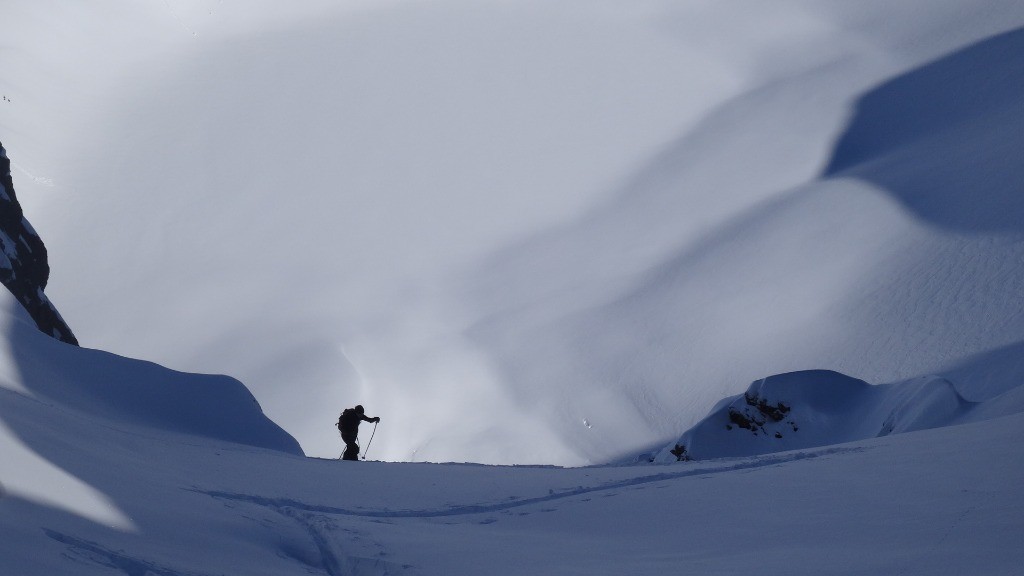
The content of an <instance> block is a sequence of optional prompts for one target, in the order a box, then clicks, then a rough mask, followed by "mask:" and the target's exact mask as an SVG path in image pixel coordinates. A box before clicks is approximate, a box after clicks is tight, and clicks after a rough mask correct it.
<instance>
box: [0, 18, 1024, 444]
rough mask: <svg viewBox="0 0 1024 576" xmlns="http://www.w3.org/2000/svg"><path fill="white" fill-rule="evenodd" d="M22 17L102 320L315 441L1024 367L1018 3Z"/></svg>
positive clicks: (118, 345)
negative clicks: (764, 387)
mask: <svg viewBox="0 0 1024 576" xmlns="http://www.w3.org/2000/svg"><path fill="white" fill-rule="evenodd" d="M4 12H5V16H4V18H3V19H2V21H0V40H2V42H3V43H4V46H9V47H11V48H10V49H9V50H4V51H3V52H0V58H2V59H3V64H4V70H5V73H4V76H3V78H0V92H3V93H4V96H5V100H4V101H3V102H0V130H2V131H3V132H4V134H2V136H3V141H4V143H5V145H6V146H7V148H8V151H9V153H10V155H11V157H12V158H13V159H14V160H15V164H16V166H15V170H14V177H15V182H16V184H17V186H18V190H19V193H20V194H21V197H22V202H23V203H24V204H25V206H26V209H27V210H28V211H29V212H30V213H31V214H32V221H33V223H34V224H35V225H36V228H37V229H38V230H39V231H40V233H41V234H42V236H43V237H44V238H46V239H47V243H48V245H49V247H50V249H51V250H50V251H51V262H52V265H53V268H54V269H55V270H57V271H58V272H56V273H55V274H54V277H53V278H52V280H51V283H50V293H51V294H52V295H53V296H54V297H55V298H56V299H57V301H59V302H60V303H61V310H62V313H63V314H64V316H65V317H66V318H67V319H68V321H69V323H70V324H71V325H72V326H74V327H75V329H76V333H77V334H78V336H79V338H81V339H82V340H83V342H84V343H85V344H86V345H87V346H92V347H99V348H102V349H106V350H110V351H113V352H116V353H119V354H126V355H130V356H134V357H139V358H145V359H149V360H153V361H157V362H160V363H161V364H165V365H168V366H171V367H174V368H177V369H182V370H189V371H202V372H215V373H226V374H230V375H232V376H234V377H237V378H239V379H241V380H242V381H243V382H245V383H246V384H247V385H248V386H250V387H251V389H252V391H253V393H254V395H255V396H256V397H257V398H258V399H259V400H260V403H261V404H262V405H263V407H264V409H265V410H266V411H267V414H268V415H269V416H271V417H272V418H273V419H274V420H275V421H277V422H278V423H280V424H281V425H282V426H283V427H284V428H285V429H286V430H288V431H289V433H291V434H292V435H293V436H294V437H296V438H297V439H298V440H299V441H300V442H301V443H302V445H303V447H304V449H305V450H306V452H307V453H309V454H313V455H329V456H335V455H336V454H337V450H338V441H337V436H336V433H335V431H334V430H333V429H332V428H331V424H332V423H333V421H334V420H335V419H336V417H337V413H338V411H339V410H340V409H341V408H343V407H345V406H351V405H353V404H356V403H362V404H364V405H366V406H367V409H368V411H369V413H370V414H371V415H380V416H382V418H383V422H382V424H381V427H380V431H379V432H378V435H377V438H376V439H375V441H374V445H375V448H376V449H377V450H380V452H379V453H378V454H377V455H378V456H380V457H384V458H387V459H428V460H450V459H455V460H474V461H482V462H519V463H524V462H526V463H538V462H551V463H562V464H580V463H588V462H603V461H608V460H610V459H612V458H615V457H618V456H621V455H624V454H630V453H633V454H635V453H638V452H640V451H642V450H644V449H648V448H650V447H651V446H655V445H661V444H663V443H665V442H668V441H670V440H672V439H674V438H677V437H678V436H679V434H681V433H682V432H683V431H684V430H686V429H688V428H689V427H690V426H691V425H693V424H695V423H696V422H697V421H698V420H699V419H701V418H702V417H703V416H704V415H705V414H707V412H708V410H709V408H710V407H711V406H712V405H713V404H714V403H715V402H716V401H718V400H719V399H720V398H722V397H724V396H731V395H734V394H737V393H739V392H741V391H742V386H743V385H744V383H747V382H751V381H753V380H755V379H759V378H763V377H765V376H766V375H771V374H779V373H784V372H789V371H795V370H804V369H817V368H827V369H834V370H838V371H841V372H843V373H845V374H849V375H851V376H853V377H856V378H861V379H864V380H867V381H870V382H872V383H890V382H897V381H902V380H906V379H909V378H915V377H919V376H923V375H938V376H940V377H947V378H949V379H950V380H951V381H954V382H955V383H956V385H957V388H958V390H960V391H961V392H962V393H963V394H964V396H965V397H966V398H968V399H969V400H971V401H982V400H986V399H988V398H991V397H993V396H995V395H997V394H999V393H1001V392H1003V391H1005V390H1007V389H1009V388H1011V387H1012V386H1014V385H1015V384H1017V383H1019V381H1020V379H1021V377H1022V374H1024V366H1022V365H1021V363H1020V362H1019V361H1018V360H1016V358H1019V357H1020V351H1021V343H1022V342H1024V319H1022V316H1021V310H1024V301H1022V298H1024V296H1022V293H1021V291H1020V290H1019V286H1021V285H1022V283H1024V265H1022V264H1021V263H1022V262H1024V243H1022V230H1021V229H1020V227H1019V222H1024V214H1022V207H1021V204H1020V198H1021V195H1020V182H1021V174H1020V170H1021V167H1020V163H1019V161H1018V159H1019V151H1020V149H1021V147H1022V146H1021V136H1020V135H1021V134H1022V133H1024V130H1021V127H1022V115H1021V100H1020V98H1019V97H1017V94H1019V90H1020V86H1021V84H1020V78H1021V70H1022V69H1024V66H1022V65H1021V57H1022V56H1021V54H1022V52H1024V51H1022V50H1021V48H1020V45H1021V40H1020V32H1019V30H1020V26H1021V25H1022V24H1024V8H1022V7H1021V4H1020V3H1019V2H1016V1H1014V0H996V1H992V2H986V3H985V6H984V8H981V7H979V6H977V3H975V2H968V1H965V0H906V1H903V2H899V3H891V2H880V1H877V2H875V1H872V2H857V3H849V2H838V1H837V2H830V1H821V0H817V1H810V0H786V1H782V2H772V3H764V2H760V1H756V0H742V1H736V2H729V3H715V2H682V3H680V2H662V1H653V0H652V1H642V2H630V3H628V5H626V4H623V3H620V2H576V1H568V2H557V3H551V2H534V1H525V0H524V1H515V2H494V3H487V5H480V4H478V3H469V2H459V1H451V0H446V1H440V2H431V3H421V2H402V1H395V2H352V3H345V4H339V3H336V2H327V1H317V2H304V3H302V4H301V6H293V5H291V4H287V3H281V2H268V1H259V2H247V3H245V4H244V5H243V4H240V3H234V2H227V1H223V2H222V1H216V2H215V1H213V0H191V1H187V2H185V1H183V2H150V3H139V2H133V1H128V0H116V1H112V2H107V3H104V5H103V7H102V9H100V8H96V7H91V6H90V5H89V3H83V4H76V5H75V6H74V7H72V6H68V5H64V4H50V3H47V2H38V1H36V0H32V1H28V0H14V1H11V2H8V3H7V5H5V9H4ZM570 31H571V33H570ZM992 361H998V364H999V367H998V369H996V368H993V366H994V364H993V362H992Z"/></svg>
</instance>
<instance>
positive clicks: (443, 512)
mask: <svg viewBox="0 0 1024 576" xmlns="http://www.w3.org/2000/svg"><path fill="white" fill-rule="evenodd" d="M864 450H867V448H866V447H863V446H857V447H828V448H825V449H822V450H813V451H808V450H803V451H799V452H791V453H778V454H772V455H770V456H765V457H759V458H753V459H751V458H744V459H742V460H740V461H726V462H727V463H724V464H722V465H717V466H702V467H700V468H696V469H687V470H683V471H680V472H663V473H660V474H651V475H646V476H640V477H638V478H629V479H626V480H618V481H615V482H608V483H603V484H598V485H596V486H579V487H577V488H573V489H571V490H562V491H559V492H552V493H550V494H548V495H547V496H536V497H532V498H521V499H516V500H514V501H509V502H498V503H493V504H465V505H459V506H450V507H448V508H442V509H421V510H389V509H383V510H359V509H350V508H340V507H336V506H326V505H322V504H309V503H306V502H301V501H299V500H294V499H291V498H268V497H264V496H257V495H251V494H239V493H234V492H223V491H215V490H212V491H207V490H201V489H199V488H192V489H191V490H192V491H193V492H198V493H200V494H206V495H207V496H211V497H213V498H217V499H221V500H229V501H233V502H245V503H249V504H256V505H259V506H264V507H267V508H271V509H273V510H276V511H278V512H280V513H282V514H285V515H289V512H288V511H290V510H302V511H306V512H314V513H319V514H333V515H339V516H355V517H361V518H441V517H448V516H467V515H475V514H490V513H494V512H503V511H506V510H511V509H514V508H521V507H524V506H532V505H535V504H547V503H550V502H556V501H559V500H563V499H565V498H572V497H575V496H582V495H585V494H593V493H597V492H607V491H610V490H618V489H622V488H633V487H637V486H643V485H647V484H653V483H656V482H665V481H671V480H679V479H681V478H688V477H691V476H702V475H709V474H722V473H727V472H737V471H743V470H754V469H758V468H765V467H769V466H777V465H780V464H787V463H790V462H797V461H800V460H810V459H815V458H821V457H824V456H832V455H836V454H846V453H852V452H862V451H864ZM676 465H677V464H676Z"/></svg>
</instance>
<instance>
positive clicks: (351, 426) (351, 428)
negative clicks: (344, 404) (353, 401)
mask: <svg viewBox="0 0 1024 576" xmlns="http://www.w3.org/2000/svg"><path fill="white" fill-rule="evenodd" d="M360 422H380V416H376V417H374V418H368V417H367V416H366V415H365V414H363V407H362V405H357V406H356V407H355V408H346V409H345V411H344V412H342V413H341V416H339V417H338V430H340V431H341V439H342V440H344V441H345V454H343V455H342V457H341V459H342V460H359V445H358V444H356V440H358V439H359V423H360Z"/></svg>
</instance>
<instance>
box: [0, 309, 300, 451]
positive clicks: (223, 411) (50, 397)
mask: <svg viewBox="0 0 1024 576" xmlns="http://www.w3.org/2000/svg"><path fill="white" fill-rule="evenodd" d="M12 305H13V302H11V301H10V298H2V297H0V306H6V307H10V306H12ZM4 314H5V320H6V321H5V322H4V324H6V326H7V330H8V337H9V342H10V344H9V349H8V350H7V352H5V353H4V354H3V355H2V357H0V361H2V362H3V363H4V365H5V372H7V373H13V374H17V382H18V383H19V386H18V388H19V389H21V390H23V391H25V392H27V393H29V394H31V395H32V396H33V397H35V398H39V399H46V400H47V401H51V402H54V401H56V402H60V404H61V405H63V406H65V407H66V408H67V409H70V410H74V411H76V412H81V413H84V414H88V415H89V416H90V417H97V418H101V419H105V420H111V421H115V422H119V423H122V424H131V425H136V426H142V427H151V428H156V429H159V430H163V431H167V432H174V433H180V434H190V435H196V436H202V437H206V438H210V439H216V440H221V441H226V442H237V443H239V444H245V445H249V446H259V447H264V448H269V449H273V450H281V451H284V452H288V453H292V454H302V450H301V449H300V448H299V445H298V443H297V442H295V440H294V439H293V438H292V437H291V436H290V435H288V434H287V433H286V432H285V431H284V430H282V429H281V428H280V427H279V426H277V425H276V424H274V423H273V422H271V421H270V420H268V419H267V418H266V417H265V416H264V415H263V412H262V410H261V409H260V405H259V404H258V403H257V401H256V399H255V398H253V396H252V394H251V393H250V392H249V391H248V389H246V387H245V386H244V385H242V384H241V383H240V382H238V381H237V380H235V379H233V378H229V377H227V376H213V375H202V374H185V373H181V372H176V371H173V370H169V369H167V368H164V367H162V366H159V365H157V364H154V363H151V362H143V361H139V360H133V359H129V358H123V357H120V356H116V355H114V354H110V353H108V352H103V351H100V350H89V349H85V348H77V347H68V346H62V345H60V344H57V343H56V342H52V341H51V340H50V339H48V338H46V337H45V336H43V335H42V334H37V333H36V332H34V331H31V330H27V329H26V328H27V326H26V324H25V323H24V321H22V320H19V319H18V318H17V317H16V316H12V315H11V313H10V312H4Z"/></svg>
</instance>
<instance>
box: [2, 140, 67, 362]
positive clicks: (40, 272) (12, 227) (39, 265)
mask: <svg viewBox="0 0 1024 576" xmlns="http://www.w3.org/2000/svg"><path fill="white" fill-rule="evenodd" d="M49 277H50V265H49V264H48V263H47V261H46V246H44V245H43V241H42V239H40V238H39V235H38V234H36V231H35V230H34V229H33V228H32V225H31V224H29V223H28V220H26V219H25V215H24V214H23V213H22V210H21V204H19V203H18V197H17V196H16V195H15V194H14V182H13V180H12V178H11V161H10V159H8V158H7V151H6V150H4V147H3V144H0V282H3V284H4V286H6V287H7V289H8V290H10V291H11V293H12V294H14V297H15V298H17V299H18V302H21V305H22V306H24V307H25V310H27V311H28V313H29V315H30V316H31V317H32V319H33V320H35V323H36V326H38V327H39V330H41V331H42V332H43V333H45V334H48V335H50V336H53V337H54V338H56V339H58V340H61V341H63V342H67V343H68V344H74V345H76V346H77V345H78V340H77V339H76V338H75V335H74V334H72V332H71V329H70V328H68V325H67V324H66V323H65V322H64V319H63V318H61V316H60V314H59V313H58V312H57V309H56V308H54V306H53V304H52V303H51V302H50V300H49V298H47V297H46V294H44V293H43V290H44V289H45V288H46V282H47V280H49Z"/></svg>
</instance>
